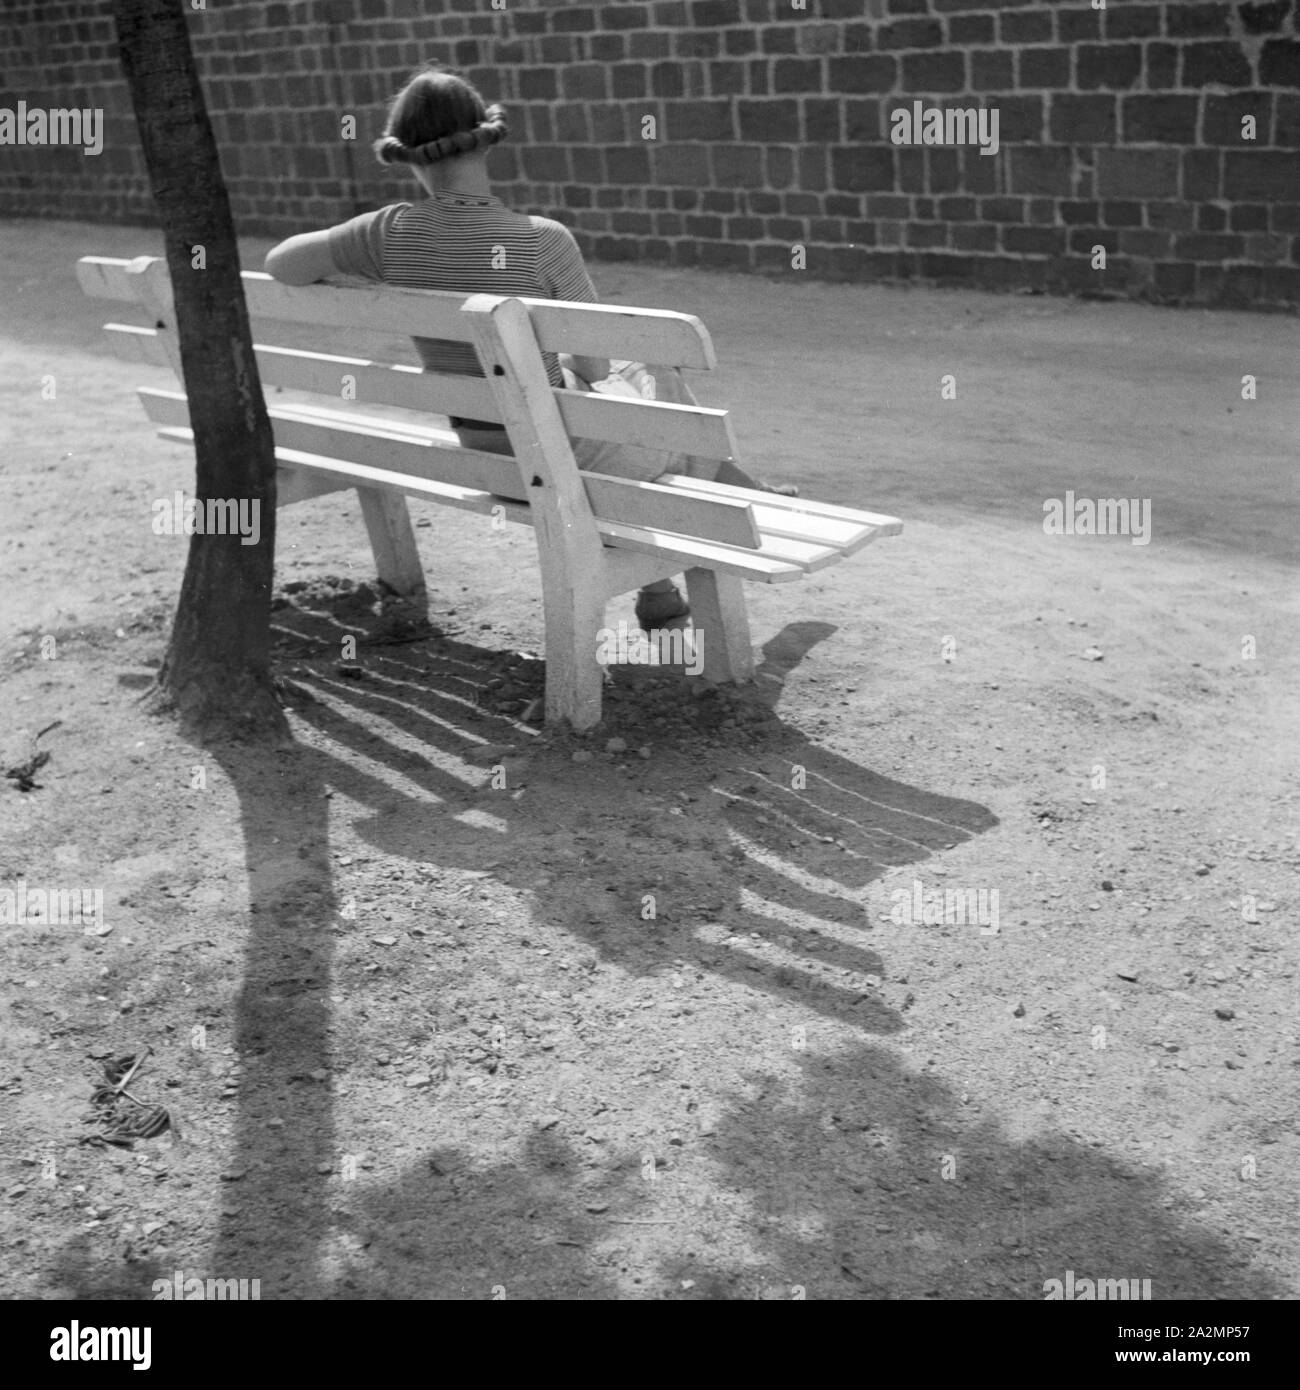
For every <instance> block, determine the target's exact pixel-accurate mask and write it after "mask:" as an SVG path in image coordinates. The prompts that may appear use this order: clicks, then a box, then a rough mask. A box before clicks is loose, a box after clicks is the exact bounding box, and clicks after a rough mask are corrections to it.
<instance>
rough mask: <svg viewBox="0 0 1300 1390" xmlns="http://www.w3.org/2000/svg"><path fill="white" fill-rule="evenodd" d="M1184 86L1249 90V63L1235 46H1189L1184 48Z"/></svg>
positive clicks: (1220, 44) (1222, 44) (1200, 44)
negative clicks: (1245, 88) (1244, 88)
mask: <svg viewBox="0 0 1300 1390" xmlns="http://www.w3.org/2000/svg"><path fill="white" fill-rule="evenodd" d="M1182 72H1183V86H1184V87H1207V86H1220V87H1249V86H1250V84H1251V80H1252V77H1251V71H1250V63H1249V62H1248V61H1247V59H1246V55H1245V54H1244V53H1243V52H1242V51H1241V49H1240V48H1238V47H1237V45H1236V44H1235V43H1189V44H1188V45H1187V46H1186V47H1185V48H1184V49H1183V69H1182Z"/></svg>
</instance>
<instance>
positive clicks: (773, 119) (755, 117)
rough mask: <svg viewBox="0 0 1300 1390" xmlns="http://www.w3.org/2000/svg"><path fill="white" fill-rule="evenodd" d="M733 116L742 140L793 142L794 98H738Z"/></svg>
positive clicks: (795, 132) (796, 114)
mask: <svg viewBox="0 0 1300 1390" xmlns="http://www.w3.org/2000/svg"><path fill="white" fill-rule="evenodd" d="M736 115H737V121H738V125H739V131H740V138H741V139H742V140H758V141H766V142H770V143H772V144H797V143H798V141H799V104H798V102H795V101H772V100H769V101H738V102H737V103H736Z"/></svg>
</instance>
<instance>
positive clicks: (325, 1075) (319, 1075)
mask: <svg viewBox="0 0 1300 1390" xmlns="http://www.w3.org/2000/svg"><path fill="white" fill-rule="evenodd" d="M308 1074H309V1075H310V1076H311V1079H312V1080H313V1081H328V1080H329V1079H330V1074H329V1072H327V1071H326V1070H325V1068H324V1067H317V1068H316V1070H315V1071H313V1072H310V1073H308Z"/></svg>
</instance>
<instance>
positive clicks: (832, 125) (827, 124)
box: [799, 97, 880, 145]
mask: <svg viewBox="0 0 1300 1390" xmlns="http://www.w3.org/2000/svg"><path fill="white" fill-rule="evenodd" d="M799 105H800V107H801V108H802V116H803V119H802V121H801V123H800V130H801V132H802V136H803V139H805V140H818V141H821V142H822V143H823V144H827V145H838V144H839V143H840V141H841V140H842V139H843V138H844V137H843V136H841V134H840V115H841V103H840V102H838V101H829V100H826V99H824V98H821V97H804V99H803V100H802V101H801V102H800V103H799ZM864 108H865V110H864ZM843 113H844V115H845V117H846V119H847V120H848V123H849V125H850V126H851V127H853V126H856V127H857V129H858V130H860V131H864V132H865V130H867V129H868V128H869V126H868V121H869V120H870V126H871V127H874V129H875V134H873V135H867V134H865V133H863V134H850V135H849V136H848V137H847V138H848V139H849V140H850V141H852V140H862V139H878V138H879V126H880V112H879V105H878V103H877V102H874V101H860V100H859V101H846V102H844V103H843ZM850 113H852V114H850Z"/></svg>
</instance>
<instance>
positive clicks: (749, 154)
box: [709, 145, 767, 188]
mask: <svg viewBox="0 0 1300 1390" xmlns="http://www.w3.org/2000/svg"><path fill="white" fill-rule="evenodd" d="M709 158H710V160H711V162H712V165H713V181H714V183H716V184H718V185H719V186H720V187H723V188H761V187H763V185H764V184H765V183H766V182H767V180H766V179H765V178H764V176H763V151H762V150H761V149H759V147H758V146H757V145H714V146H713V148H712V149H711V150H710V152H709Z"/></svg>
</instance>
